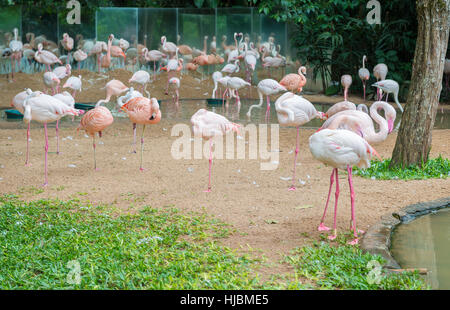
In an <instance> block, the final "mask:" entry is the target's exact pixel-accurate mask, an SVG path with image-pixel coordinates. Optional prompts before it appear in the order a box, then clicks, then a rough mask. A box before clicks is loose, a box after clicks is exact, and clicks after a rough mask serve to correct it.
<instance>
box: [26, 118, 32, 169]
mask: <svg viewBox="0 0 450 310" xmlns="http://www.w3.org/2000/svg"><path fill="white" fill-rule="evenodd" d="M30 125H31V122H29V123H28V129H27V158H26V160H25V166H27V167H29V166H31V164H30V157H29V155H30Z"/></svg>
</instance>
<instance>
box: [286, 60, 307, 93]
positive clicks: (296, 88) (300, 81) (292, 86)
mask: <svg viewBox="0 0 450 310" xmlns="http://www.w3.org/2000/svg"><path fill="white" fill-rule="evenodd" d="M305 75H306V67H304V66H301V67H300V68H298V74H295V73H290V74H288V75H286V76H285V77H283V78H282V79H281V81H280V84H281V85H283V86H284V87H285V88H286V89H287V90H289V91H291V92H294V93H295V92H298V93H301V92H302V89H303V87H304V86H305V85H306V77H305Z"/></svg>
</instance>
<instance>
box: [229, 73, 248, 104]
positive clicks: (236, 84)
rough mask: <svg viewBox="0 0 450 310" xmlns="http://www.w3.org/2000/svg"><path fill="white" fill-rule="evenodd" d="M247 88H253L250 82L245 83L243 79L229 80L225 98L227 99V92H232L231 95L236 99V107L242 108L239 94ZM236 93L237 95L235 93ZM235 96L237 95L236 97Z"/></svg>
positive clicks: (234, 78) (233, 78)
mask: <svg viewBox="0 0 450 310" xmlns="http://www.w3.org/2000/svg"><path fill="white" fill-rule="evenodd" d="M245 86H252V85H251V84H250V83H249V82H247V81H244V80H243V79H241V78H240V77H236V76H235V77H231V78H230V79H228V81H227V89H226V90H225V92H224V94H223V96H224V98H225V94H226V93H227V92H231V95H232V96H234V97H236V105H237V107H238V109H239V108H240V105H241V99H240V97H239V92H238V90H239V89H241V88H243V87H245ZM235 92H236V93H235ZM234 94H235V95H234Z"/></svg>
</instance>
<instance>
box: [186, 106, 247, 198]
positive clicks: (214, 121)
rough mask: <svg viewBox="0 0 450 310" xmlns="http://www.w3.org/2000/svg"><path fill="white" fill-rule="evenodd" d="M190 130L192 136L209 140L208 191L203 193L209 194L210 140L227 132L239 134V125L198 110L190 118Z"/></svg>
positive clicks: (219, 116) (211, 113)
mask: <svg viewBox="0 0 450 310" xmlns="http://www.w3.org/2000/svg"><path fill="white" fill-rule="evenodd" d="M191 123H192V129H193V132H194V135H195V136H197V137H202V138H203V139H204V140H206V141H207V140H209V178H208V189H207V190H205V192H211V166H212V139H211V138H214V137H215V136H221V135H224V134H226V133H227V132H229V131H231V130H232V131H235V132H239V127H240V125H238V124H235V123H232V122H230V121H229V120H227V119H226V118H225V117H223V116H222V115H219V114H216V113H214V112H210V111H207V110H205V109H200V110H198V111H197V112H196V113H195V114H194V115H192V117H191Z"/></svg>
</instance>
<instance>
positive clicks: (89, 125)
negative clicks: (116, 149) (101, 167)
mask: <svg viewBox="0 0 450 310" xmlns="http://www.w3.org/2000/svg"><path fill="white" fill-rule="evenodd" d="M100 104H101V103H100V102H97V104H96V105H95V108H93V109H91V110H89V111H87V112H86V114H85V115H84V116H83V118H82V119H81V121H80V125H79V126H78V128H77V131H78V130H80V129H83V130H84V131H85V132H86V133H87V134H89V135H90V136H91V137H92V146H93V148H94V170H96V171H97V170H98V169H97V160H96V157H95V148H96V144H95V134H96V133H98V136H99V137H100V138H101V137H102V131H104V130H105V129H106V127H108V126H109V125H111V124H112V123H113V121H114V118H113V116H112V114H111V112H110V111H109V110H108V108H106V107H103V106H101V105H100Z"/></svg>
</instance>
